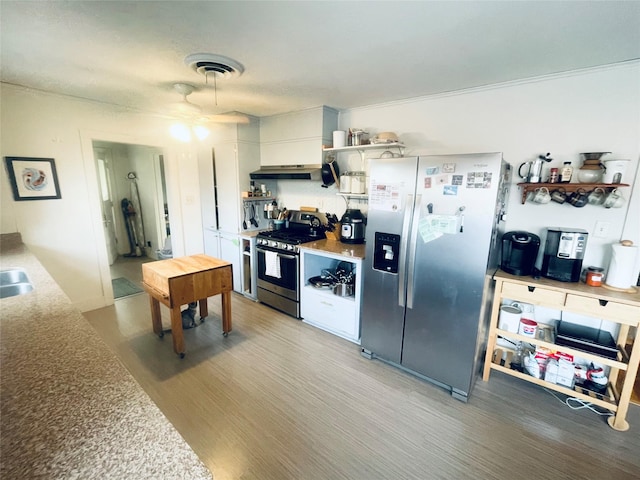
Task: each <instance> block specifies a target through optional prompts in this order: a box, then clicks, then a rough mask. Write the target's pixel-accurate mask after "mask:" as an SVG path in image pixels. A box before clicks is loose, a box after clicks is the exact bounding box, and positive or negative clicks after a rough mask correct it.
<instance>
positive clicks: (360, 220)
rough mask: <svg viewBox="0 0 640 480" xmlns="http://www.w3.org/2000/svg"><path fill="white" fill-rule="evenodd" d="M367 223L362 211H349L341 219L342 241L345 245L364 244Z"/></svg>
mask: <svg viewBox="0 0 640 480" xmlns="http://www.w3.org/2000/svg"><path fill="white" fill-rule="evenodd" d="M366 222H367V219H366V217H365V216H364V215H363V214H362V212H361V211H360V210H358V209H355V208H350V209H347V211H346V212H344V215H343V216H342V218H341V219H340V225H341V227H340V241H341V242H343V243H364V228H365V224H366Z"/></svg>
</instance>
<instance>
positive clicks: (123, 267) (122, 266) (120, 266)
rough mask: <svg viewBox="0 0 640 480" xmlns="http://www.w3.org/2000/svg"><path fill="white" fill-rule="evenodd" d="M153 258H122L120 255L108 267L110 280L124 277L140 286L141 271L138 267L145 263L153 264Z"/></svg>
mask: <svg viewBox="0 0 640 480" xmlns="http://www.w3.org/2000/svg"><path fill="white" fill-rule="evenodd" d="M153 261H154V259H153V258H149V257H124V256H122V255H120V256H118V258H116V261H115V262H113V265H111V266H110V267H109V269H110V270H111V278H112V279H114V278H120V277H124V278H126V279H128V280H131V281H132V282H134V283H136V284H137V285H138V286H140V282H141V281H142V269H141V267H140V265H142V264H143V263H145V262H153Z"/></svg>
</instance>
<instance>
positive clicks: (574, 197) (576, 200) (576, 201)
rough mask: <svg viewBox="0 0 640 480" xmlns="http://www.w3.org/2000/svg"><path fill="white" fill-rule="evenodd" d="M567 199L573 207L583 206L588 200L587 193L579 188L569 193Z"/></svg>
mask: <svg viewBox="0 0 640 480" xmlns="http://www.w3.org/2000/svg"><path fill="white" fill-rule="evenodd" d="M567 200H568V201H569V203H570V204H571V205H573V206H574V207H584V206H585V205H586V204H587V203H588V202H589V195H588V194H587V192H586V191H585V190H584V189H582V188H579V189H577V190H576V191H575V192H573V193H572V194H571V195H569V196H568V197H567Z"/></svg>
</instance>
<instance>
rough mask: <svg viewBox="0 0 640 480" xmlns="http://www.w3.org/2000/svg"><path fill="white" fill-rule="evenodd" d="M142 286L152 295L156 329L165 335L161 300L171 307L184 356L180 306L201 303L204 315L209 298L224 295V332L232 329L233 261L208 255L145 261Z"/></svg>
mask: <svg viewBox="0 0 640 480" xmlns="http://www.w3.org/2000/svg"><path fill="white" fill-rule="evenodd" d="M142 286H143V288H144V289H145V291H146V292H147V293H148V294H149V300H150V304H151V320H152V322H153V332H154V333H155V334H157V335H159V336H160V337H162V336H163V334H164V331H163V330H162V319H161V317H160V303H163V304H164V305H166V306H167V307H169V309H170V310H171V334H172V338H173V350H174V352H175V353H177V354H178V355H180V358H184V355H185V348H184V335H183V331H182V315H181V311H180V307H181V306H182V305H187V304H189V303H193V302H198V303H199V306H200V317H201V318H203V319H204V318H205V317H206V316H207V315H208V314H209V310H208V306H207V298H208V297H212V296H214V295H218V294H221V295H222V333H223V335H225V336H227V334H228V333H229V332H230V331H231V291H232V289H233V271H232V267H231V263H229V262H226V261H224V260H219V259H217V258H213V257H210V256H208V255H191V256H187V257H179V258H171V259H168V260H158V261H156V262H148V263H143V264H142Z"/></svg>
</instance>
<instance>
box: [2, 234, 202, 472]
mask: <svg viewBox="0 0 640 480" xmlns="http://www.w3.org/2000/svg"><path fill="white" fill-rule="evenodd" d="M0 265H1V267H2V268H3V269H6V268H10V267H22V268H24V269H26V271H27V275H28V276H29V278H30V280H31V282H32V283H33V285H34V290H33V291H32V292H30V293H27V294H25V295H20V296H15V297H9V298H4V299H0V334H1V337H0V339H1V341H0V362H1V364H2V376H1V378H0V392H1V393H0V399H1V418H2V422H1V425H0V452H1V456H2V457H1V462H0V478H7V479H9V478H69V479H71V478H73V479H84V478H128V479H149V478H189V479H203V480H204V479H208V480H211V479H212V478H213V477H212V475H211V472H209V470H207V468H206V467H205V466H204V464H203V463H202V462H201V461H200V460H199V459H198V457H197V456H196V454H195V453H194V451H193V450H192V449H191V447H189V445H188V444H187V443H186V442H185V441H184V439H183V438H182V437H181V436H180V434H179V433H178V431H177V430H176V429H175V428H174V427H173V425H171V423H170V422H169V421H168V420H167V418H166V417H165V416H164V415H163V413H162V412H161V411H160V410H159V409H158V407H157V406H156V405H155V404H154V403H153V401H152V400H151V398H150V397H149V396H148V395H147V394H146V393H145V392H144V390H142V388H141V387H140V385H139V384H138V383H137V382H136V381H135V380H134V378H133V377H132V376H131V374H130V373H129V372H128V371H127V370H126V369H125V367H124V366H123V365H122V364H121V363H120V361H119V360H118V359H117V358H116V357H115V355H114V354H113V353H112V352H111V350H109V348H108V347H107V346H106V345H105V344H104V343H103V341H102V340H101V339H100V338H99V337H98V335H97V333H96V332H95V331H94V330H93V328H92V327H91V325H90V324H89V323H88V322H87V321H86V320H85V318H84V317H83V316H82V315H81V313H80V312H79V311H78V310H77V309H76V308H75V307H74V306H73V305H72V304H71V302H70V300H69V299H68V298H67V297H66V295H65V294H64V293H63V292H62V290H61V289H60V287H59V286H58V285H57V284H56V283H55V281H54V280H53V279H52V278H51V276H50V275H49V274H48V272H47V271H46V270H45V269H44V268H43V267H42V265H41V264H40V262H39V261H38V260H37V259H36V258H35V256H34V255H32V254H31V253H30V252H29V250H28V249H27V248H26V247H25V246H24V245H23V244H22V242H21V239H20V234H5V235H0Z"/></svg>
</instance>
